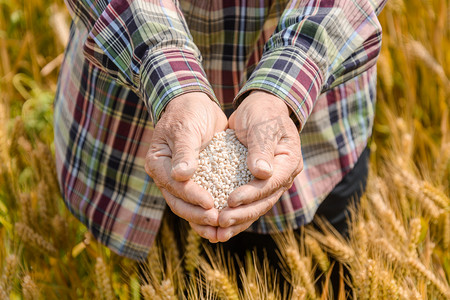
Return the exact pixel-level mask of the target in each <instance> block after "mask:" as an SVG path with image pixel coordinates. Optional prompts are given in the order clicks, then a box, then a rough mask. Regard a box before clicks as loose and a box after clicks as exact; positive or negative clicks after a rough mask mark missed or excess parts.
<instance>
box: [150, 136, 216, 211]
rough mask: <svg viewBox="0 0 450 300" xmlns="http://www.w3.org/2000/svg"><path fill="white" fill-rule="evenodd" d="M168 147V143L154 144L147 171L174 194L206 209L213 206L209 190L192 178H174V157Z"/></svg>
mask: <svg viewBox="0 0 450 300" xmlns="http://www.w3.org/2000/svg"><path fill="white" fill-rule="evenodd" d="M166 148H168V146H167V145H164V146H158V145H152V147H151V148H150V151H149V152H148V153H147V157H146V161H145V171H146V172H147V173H148V174H149V175H150V177H152V178H153V180H154V181H155V183H156V185H157V186H158V187H160V188H164V189H166V190H167V191H169V192H170V193H171V194H172V195H174V196H176V197H178V198H180V199H183V200H184V201H186V202H188V203H190V204H193V205H197V206H201V207H202V208H204V209H211V208H213V207H214V200H213V198H212V196H211V194H210V193H209V192H208V191H206V190H205V189H203V188H202V187H200V186H199V185H198V184H196V183H195V182H193V181H192V180H188V181H176V180H175V179H173V178H172V176H171V175H170V173H171V168H172V158H171V157H170V150H167V149H166Z"/></svg>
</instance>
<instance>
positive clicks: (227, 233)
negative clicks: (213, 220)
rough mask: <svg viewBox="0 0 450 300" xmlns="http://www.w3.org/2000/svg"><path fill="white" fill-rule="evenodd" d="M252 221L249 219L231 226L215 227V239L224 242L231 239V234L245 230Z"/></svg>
mask: <svg viewBox="0 0 450 300" xmlns="http://www.w3.org/2000/svg"><path fill="white" fill-rule="evenodd" d="M253 222H254V221H249V222H247V223H242V224H238V225H236V226H231V227H227V228H220V227H219V228H217V241H218V242H226V241H228V240H229V239H231V238H232V237H233V236H235V235H237V234H239V233H241V232H242V231H244V230H246V229H247V228H249V227H250V225H252V224H253Z"/></svg>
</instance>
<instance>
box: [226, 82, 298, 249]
mask: <svg viewBox="0 0 450 300" xmlns="http://www.w3.org/2000/svg"><path fill="white" fill-rule="evenodd" d="M289 113H290V111H289V108H288V106H287V105H286V103H285V102H284V101H283V100H282V99H280V98H278V97H276V96H274V95H272V94H269V93H266V92H262V91H254V92H252V93H251V94H250V95H249V96H248V97H247V98H245V99H244V101H243V102H242V103H241V104H240V105H239V107H238V108H237V110H236V111H235V112H234V113H233V114H232V115H231V116H230V119H229V124H228V126H229V128H231V129H234V130H235V131H236V136H237V138H238V139H239V140H240V141H241V143H243V144H244V145H245V146H246V147H247V148H248V157H247V165H248V168H249V170H250V172H251V173H252V174H253V175H254V176H255V179H254V180H252V181H250V182H249V183H248V184H246V185H243V186H241V187H239V188H237V189H236V190H235V191H233V192H232V193H231V194H230V196H229V198H228V207H227V208H225V209H223V210H222V211H221V212H220V214H219V228H218V230H217V239H218V241H221V242H224V241H227V240H229V239H230V238H231V237H233V236H235V235H236V234H238V233H240V232H241V231H244V230H245V229H247V228H248V227H249V226H250V225H251V224H252V223H253V222H255V221H256V220H257V219H258V218H259V217H260V216H262V215H264V214H265V213H266V212H267V211H269V210H270V209H271V208H272V206H273V205H274V204H275V203H276V202H277V201H278V199H279V198H280V196H281V195H282V194H283V192H284V191H286V190H287V189H289V188H290V187H291V186H292V182H293V180H294V178H295V177H296V176H297V175H298V174H299V173H300V171H301V170H302V169H303V159H302V154H301V149H300V137H299V133H298V129H297V127H296V126H295V124H294V122H293V121H292V120H291V118H290V116H289Z"/></svg>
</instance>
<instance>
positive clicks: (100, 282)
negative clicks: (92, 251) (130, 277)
mask: <svg viewBox="0 0 450 300" xmlns="http://www.w3.org/2000/svg"><path fill="white" fill-rule="evenodd" d="M109 276H110V274H109V272H108V268H107V267H106V264H105V262H104V260H103V258H101V257H97V261H96V263H95V277H96V279H97V286H98V289H99V291H100V294H101V296H102V299H105V300H113V299H114V298H115V296H114V292H113V288H112V285H111V279H110V277H109Z"/></svg>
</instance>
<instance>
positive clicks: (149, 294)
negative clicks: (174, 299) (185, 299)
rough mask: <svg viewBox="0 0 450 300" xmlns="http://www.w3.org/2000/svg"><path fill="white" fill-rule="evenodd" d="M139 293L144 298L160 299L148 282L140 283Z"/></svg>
mask: <svg viewBox="0 0 450 300" xmlns="http://www.w3.org/2000/svg"><path fill="white" fill-rule="evenodd" d="M141 294H142V297H144V300H162V299H161V297H160V296H159V295H157V294H156V291H155V289H154V288H153V286H151V285H150V284H145V285H141Z"/></svg>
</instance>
